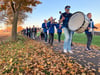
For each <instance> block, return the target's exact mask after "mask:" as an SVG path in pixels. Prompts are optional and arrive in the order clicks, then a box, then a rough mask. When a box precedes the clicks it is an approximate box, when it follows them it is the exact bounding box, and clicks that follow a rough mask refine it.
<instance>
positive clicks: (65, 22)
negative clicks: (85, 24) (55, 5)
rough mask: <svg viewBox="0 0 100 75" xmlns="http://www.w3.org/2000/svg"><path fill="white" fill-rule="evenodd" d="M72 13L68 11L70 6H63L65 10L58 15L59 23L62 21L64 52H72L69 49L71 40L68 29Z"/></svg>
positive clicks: (70, 33) (70, 32)
mask: <svg viewBox="0 0 100 75" xmlns="http://www.w3.org/2000/svg"><path fill="white" fill-rule="evenodd" d="M71 16H72V14H71V13H70V6H66V7H65V12H64V13H62V14H61V16H60V23H61V22H63V24H62V25H63V30H64V35H65V40H64V46H63V49H64V53H67V52H69V53H73V52H72V51H71V42H72V31H71V30H69V28H68V21H69V19H70V17H71Z"/></svg>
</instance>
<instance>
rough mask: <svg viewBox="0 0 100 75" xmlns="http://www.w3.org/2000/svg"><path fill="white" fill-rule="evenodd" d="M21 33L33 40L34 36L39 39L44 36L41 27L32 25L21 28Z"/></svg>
mask: <svg viewBox="0 0 100 75" xmlns="http://www.w3.org/2000/svg"><path fill="white" fill-rule="evenodd" d="M22 34H24V35H25V36H27V37H28V38H31V39H33V40H35V39H36V38H39V39H40V40H41V39H42V38H44V32H43V30H42V28H37V27H35V26H34V25H33V27H32V28H31V27H30V28H28V27H26V29H23V30H22Z"/></svg>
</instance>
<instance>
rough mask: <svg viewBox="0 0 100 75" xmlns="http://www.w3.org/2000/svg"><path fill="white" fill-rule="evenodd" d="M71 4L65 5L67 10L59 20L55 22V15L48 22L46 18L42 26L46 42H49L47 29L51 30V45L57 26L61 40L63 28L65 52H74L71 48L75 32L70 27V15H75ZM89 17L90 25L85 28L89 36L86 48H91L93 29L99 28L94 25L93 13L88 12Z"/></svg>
mask: <svg viewBox="0 0 100 75" xmlns="http://www.w3.org/2000/svg"><path fill="white" fill-rule="evenodd" d="M70 8H71V7H70V6H66V7H65V12H64V13H62V14H61V16H60V19H59V22H58V23H57V22H55V19H53V17H51V18H50V21H49V22H47V21H46V20H44V23H43V24H42V28H43V31H44V34H45V42H47V37H48V36H47V31H49V41H48V42H49V43H50V45H53V40H54V32H55V28H54V27H56V28H57V32H58V40H59V42H60V37H61V34H62V29H63V31H64V35H65V40H64V45H63V52H64V53H67V52H69V53H73V52H72V50H71V43H72V36H73V34H74V32H73V31H71V30H70V29H69V28H68V22H69V19H70V17H71V16H72V15H73V14H72V13H70ZM87 17H88V19H89V21H90V22H89V25H88V27H87V29H86V30H85V34H86V36H87V47H86V50H91V48H90V45H91V42H92V37H93V29H94V28H97V27H95V26H94V22H93V20H92V14H91V13H88V14H87Z"/></svg>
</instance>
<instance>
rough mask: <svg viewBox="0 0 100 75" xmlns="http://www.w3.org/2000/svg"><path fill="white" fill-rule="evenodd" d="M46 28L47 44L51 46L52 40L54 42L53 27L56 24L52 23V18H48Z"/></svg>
mask: <svg viewBox="0 0 100 75" xmlns="http://www.w3.org/2000/svg"><path fill="white" fill-rule="evenodd" d="M47 26H48V29H49V43H50V45H51V46H52V45H53V40H54V32H55V28H54V26H56V24H55V23H54V19H53V17H51V18H50V22H48V24H47Z"/></svg>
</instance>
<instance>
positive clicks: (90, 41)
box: [86, 34, 92, 50]
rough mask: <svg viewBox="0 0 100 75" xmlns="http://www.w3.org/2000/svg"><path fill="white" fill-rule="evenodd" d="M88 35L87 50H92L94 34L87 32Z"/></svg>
mask: <svg viewBox="0 0 100 75" xmlns="http://www.w3.org/2000/svg"><path fill="white" fill-rule="evenodd" d="M86 35H87V50H91V49H90V45H91V43H92V34H86Z"/></svg>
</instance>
